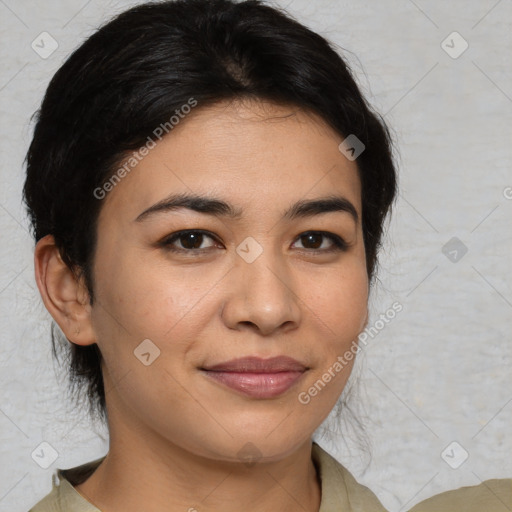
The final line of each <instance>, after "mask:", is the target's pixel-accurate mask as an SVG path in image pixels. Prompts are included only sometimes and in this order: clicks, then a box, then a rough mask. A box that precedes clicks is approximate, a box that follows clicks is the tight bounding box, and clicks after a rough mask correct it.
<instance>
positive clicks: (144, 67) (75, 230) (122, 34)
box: [24, 0, 397, 419]
mask: <svg viewBox="0 0 512 512" xmlns="http://www.w3.org/2000/svg"><path fill="white" fill-rule="evenodd" d="M190 98H194V100H195V101H197V104H198V107H196V108H202V107H206V106H208V105H213V104H215V103H219V102H222V101H231V100H237V99H256V100H263V101H270V102H274V103H277V104H283V105H291V106H295V107H298V108H300V109H302V110H304V111H307V112H310V113H313V114H316V115H317V116H319V117H320V118H321V119H322V120H323V121H324V122H325V123H326V124H327V125H329V126H330V127H331V128H332V129H334V130H335V132H336V133H339V134H340V135H341V136H342V137H347V136H349V135H355V136H356V137H357V138H358V139H359V140H360V141H361V142H362V143H363V144H364V146H365V150H364V151H363V152H362V153H361V154H360V155H359V156H358V158H357V161H356V164H357V169H358V174H359V178H360V181H361V187H362V188H361V190H362V192H361V202H362V230H363V237H364V245H365V253H366V268H367V272H368V276H369V282H370V283H372V281H373V278H374V275H375V269H376V264H377V253H378V250H379V247H380V245H381V238H382V234H383V229H384V228H383V226H384V221H385V218H386V216H387V214H388V213H389V211H390V209H391V205H392V202H393V200H394V198H395V195H396V186H397V184H396V181H397V178H396V170H395V165H394V161H393V155H392V153H393V146H392V140H391V136H390V132H389V129H388V127H387V126H386V123H385V122H384V120H383V119H382V117H381V116H379V115H378V114H377V113H375V112H374V111H373V109H372V108H371V106H370V105H369V103H368V102H367V101H366V100H365V98H364V97H363V95H362V94H361V92H360V90H359V88H358V86H357V84H356V82H355V80H354V78H353V76H352V74H351V71H350V69H349V67H348V65H347V64H346V63H345V62H344V60H343V59H342V57H341V56H340V55H339V54H338V53H337V52H336V51H335V49H334V47H333V46H332V44H331V43H330V42H328V41H327V40H326V39H325V38H323V37H322V36H320V35H319V34H317V33H315V32H313V31H311V30H310V29H308V28H307V27H305V26H304V25H302V24H300V23H299V22H297V21H296V20H294V19H293V18H292V17H291V16H290V15H289V14H287V13H286V12H284V11H282V10H281V9H279V8H274V7H271V6H269V5H265V4H263V3H262V2H261V1H259V0H247V1H241V2H236V1H233V0H174V1H163V2H151V3H146V4H141V5H138V6H135V7H133V8H131V9H129V10H127V11H125V12H123V13H121V14H119V15H118V16H116V17H115V18H114V19H112V20H111V21H110V22H108V23H106V24H105V25H103V26H102V27H100V28H99V29H98V30H97V31H96V32H95V33H94V34H93V35H92V36H90V37H89V38H88V39H87V40H86V41H85V42H84V43H83V44H81V46H79V47H78V48H77V49H76V50H75V51H74V52H73V53H72V54H71V55H70V56H69V57H68V58H67V60H66V61H65V62H64V64H63V65H62V66H61V67H60V68H59V70H58V71H57V72H56V73H55V75H54V77H53V78H52V80H51V82H50V84H49V86H48V88H47V90H46V93H45V96H44V99H43V101H42V104H41V107H40V109H39V110H38V111H37V112H36V114H35V118H36V123H35V128H34V134H33V139H32V141H31V144H30V147H29V150H28V152H27V156H26V160H25V161H26V168H27V176H26V181H25V185H24V200H25V203H26V205H27V210H28V213H29V217H30V221H31V224H32V230H33V234H34V238H35V240H36V242H37V241H38V240H39V239H41V238H42V237H44V236H45V235H48V234H51V235H53V236H54V237H55V243H56V246H57V247H58V249H59V251H60V254H61V257H62V259H63V261H64V262H65V263H66V264H67V265H68V266H69V268H70V269H72V270H73V271H74V272H76V273H77V274H76V275H77V276H78V275H80V276H82V277H83V278H84V280H85V283H86V285H87V287H88V290H89V294H90V300H91V304H92V303H93V302H94V287H93V280H92V274H91V272H92V261H93V258H94V252H95V245H96V228H97V220H98V215H99V212H100V209H101V206H102V202H101V200H99V199H98V198H97V197H96V195H95V194H94V190H95V189H97V188H98V187H101V186H102V184H104V183H105V180H106V179H108V178H109V177H111V176H112V173H113V171H114V170H115V169H116V168H117V167H116V166H118V165H119V163H120V162H121V161H123V156H124V155H125V154H126V152H127V151H131V150H134V149H136V148H140V147H141V146H142V145H143V144H145V143H146V142H147V138H148V136H150V135H151V134H152V133H153V131H154V130H155V127H157V126H159V125H162V124H164V123H166V122H168V121H169V118H170V116H171V115H172V114H173V113H174V112H175V111H176V109H179V108H180V107H181V106H182V105H184V104H187V102H188V101H189V100H190ZM171 136H172V135H171ZM54 328H55V324H54V323H53V324H52V343H53V353H54V356H56V355H57V354H56V351H55V330H54ZM61 341H64V340H63V339H61ZM64 344H65V345H66V346H69V348H67V349H66V350H68V351H69V354H68V355H69V363H70V370H69V377H70V384H71V387H72V388H73V387H76V388H77V389H79V390H80V389H83V388H84V386H85V388H86V395H87V398H88V401H89V406H90V408H89V411H90V413H91V415H93V416H94V413H99V414H100V416H101V418H102V419H106V405H105V391H104V385H103V377H102V373H101V353H100V351H99V348H98V346H97V344H93V345H91V346H78V345H75V344H72V343H71V344H70V343H64Z"/></svg>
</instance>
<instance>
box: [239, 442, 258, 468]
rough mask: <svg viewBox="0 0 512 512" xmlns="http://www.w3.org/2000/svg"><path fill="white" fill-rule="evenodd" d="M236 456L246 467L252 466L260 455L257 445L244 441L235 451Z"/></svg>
mask: <svg viewBox="0 0 512 512" xmlns="http://www.w3.org/2000/svg"><path fill="white" fill-rule="evenodd" d="M237 456H238V458H239V459H240V460H241V461H242V462H243V463H244V464H245V465H246V466H247V467H248V468H250V467H252V466H254V464H256V463H257V462H258V461H259V460H260V459H261V457H262V453H261V452H260V450H259V449H258V447H257V446H256V445H255V444H253V443H251V442H248V443H245V444H244V445H243V446H242V448H241V449H240V451H239V452H238V453H237Z"/></svg>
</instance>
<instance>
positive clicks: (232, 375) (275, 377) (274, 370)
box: [202, 356, 307, 398]
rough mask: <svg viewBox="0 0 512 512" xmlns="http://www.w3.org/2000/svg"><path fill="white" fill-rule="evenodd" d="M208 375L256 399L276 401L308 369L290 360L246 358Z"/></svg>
mask: <svg viewBox="0 0 512 512" xmlns="http://www.w3.org/2000/svg"><path fill="white" fill-rule="evenodd" d="M202 370H203V371H204V372H205V374H206V375H207V376H208V377H210V378H212V379H214V380H216V381H217V382H220V383H222V384H224V385H226V386H228V387H230V388H232V389H234V390H236V391H239V392H240V393H243V394H245V395H247V396H250V397H253V398H273V397H276V396H279V395H281V394H283V393H284V392H286V391H287V390H288V389H290V388H291V387H292V386H293V385H294V384H295V383H296V382H297V381H298V380H299V379H300V378H301V377H302V375H303V374H304V372H305V371H306V370H307V368H306V367H305V366H304V365H303V364H301V363H299V362H298V361H296V360H295V359H292V358H291V357H287V356H279V357H273V358H270V359H261V358H259V357H243V358H240V359H233V360H232V361H227V362H224V363H219V364H216V365H213V366H208V367H204V368H202Z"/></svg>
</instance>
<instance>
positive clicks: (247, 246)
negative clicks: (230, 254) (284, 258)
mask: <svg viewBox="0 0 512 512" xmlns="http://www.w3.org/2000/svg"><path fill="white" fill-rule="evenodd" d="M236 252H237V254H238V255H239V256H240V257H241V258H242V259H243V260H244V261H245V262H246V263H252V262H253V261H255V260H256V259H257V258H258V257H259V256H260V255H261V253H262V252H263V247H261V245H260V244H259V243H258V242H256V240H255V239H254V238H253V237H252V236H248V237H247V238H246V239H245V240H244V241H243V242H242V243H240V244H239V245H238V246H237V248H236Z"/></svg>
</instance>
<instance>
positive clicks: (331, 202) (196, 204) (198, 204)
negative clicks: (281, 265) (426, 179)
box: [135, 194, 359, 224]
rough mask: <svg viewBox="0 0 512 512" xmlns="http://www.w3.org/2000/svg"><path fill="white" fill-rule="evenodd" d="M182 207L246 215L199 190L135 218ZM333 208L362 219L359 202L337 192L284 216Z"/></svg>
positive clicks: (289, 217) (237, 216) (297, 206)
mask: <svg viewBox="0 0 512 512" xmlns="http://www.w3.org/2000/svg"><path fill="white" fill-rule="evenodd" d="M179 208H186V209H189V210H192V211H195V212H199V213H205V214H207V215H213V216H215V217H224V218H230V219H234V220H236V219H240V218H241V217H242V215H243V209H241V208H235V207H234V206H233V205H231V204H229V203H227V202H226V201H223V200H222V199H218V198H215V197H206V196H199V195H195V194H171V195H170V196H168V197H166V198H164V199H162V200H161V201H159V202H158V203H155V204H154V205H152V206H150V207H149V208H147V209H146V210H144V211H143V212H142V213H141V214H140V215H139V216H138V217H137V218H136V219H135V221H136V222H141V221H144V220H146V219H148V218H150V217H152V216H153V215H155V214H158V213H165V212H170V211H173V210H177V209H179ZM331 212H346V213H348V214H349V215H350V216H351V217H352V218H353V219H354V222H355V223H356V224H357V223H358V221H359V215H358V213H357V210H356V208H355V206H354V205H353V204H352V203H351V202H350V201H349V200H348V199H347V198H345V197H343V196H333V195H330V196H327V197H321V198H317V199H311V200H300V201H297V202H296V203H295V204H293V205H292V206H291V207H290V208H289V209H288V210H286V211H285V212H284V213H283V219H285V220H294V219H298V218H307V217H313V216H315V215H321V214H325V213H331Z"/></svg>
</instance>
